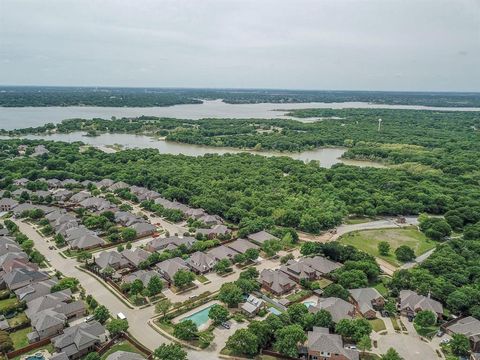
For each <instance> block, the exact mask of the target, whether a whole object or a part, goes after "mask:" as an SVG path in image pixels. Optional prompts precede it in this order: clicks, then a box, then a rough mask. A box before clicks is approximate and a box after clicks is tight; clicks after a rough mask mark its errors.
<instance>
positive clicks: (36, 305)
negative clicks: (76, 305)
mask: <svg viewBox="0 0 480 360" xmlns="http://www.w3.org/2000/svg"><path fill="white" fill-rule="evenodd" d="M71 300H72V291H71V290H70V289H66V290H62V291H57V292H55V293H53V294H47V295H44V296H41V297H39V298H36V299H34V300H31V301H29V302H27V309H26V310H25V315H27V317H28V318H31V317H32V315H34V314H36V313H38V312H40V311H42V310H46V309H52V308H54V307H55V306H57V305H58V304H60V303H63V302H69V301H71Z"/></svg>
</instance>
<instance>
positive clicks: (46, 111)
mask: <svg viewBox="0 0 480 360" xmlns="http://www.w3.org/2000/svg"><path fill="white" fill-rule="evenodd" d="M307 108H328V109H342V108H371V109H413V110H450V111H480V108H440V107H438V108H437V107H428V106H413V105H376V104H369V103H362V102H344V103H295V104H272V103H263V104H227V103H224V102H222V101H221V100H212V101H205V102H204V103H203V104H183V105H174V106H169V107H147V108H135V107H133V108H132V107H123V108H118V107H115V108H112V107H95V106H70V107H21V108H8V107H0V129H8V130H12V129H18V128H25V127H34V126H41V125H44V124H45V123H49V122H50V123H58V122H60V121H62V120H64V119H72V118H82V119H92V118H103V119H110V118H111V117H112V116H115V117H117V118H121V117H138V116H141V115H150V116H159V117H172V118H179V119H193V120H198V119H203V118H231V119H242V118H243V119H248V118H256V119H262V118H263V119H270V118H283V119H285V118H289V117H288V116H286V115H285V113H286V112H287V109H307ZM278 109H284V110H278ZM315 119H316V118H311V119H298V120H301V121H312V120H315Z"/></svg>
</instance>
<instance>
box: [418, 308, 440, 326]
mask: <svg viewBox="0 0 480 360" xmlns="http://www.w3.org/2000/svg"><path fill="white" fill-rule="evenodd" d="M414 322H415V325H417V326H420V327H423V328H425V327H430V326H433V325H435V323H436V322H437V317H436V316H435V314H434V313H433V312H431V311H430V310H422V311H419V312H418V313H417V315H415V320H414Z"/></svg>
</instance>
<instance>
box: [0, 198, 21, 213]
mask: <svg viewBox="0 0 480 360" xmlns="http://www.w3.org/2000/svg"><path fill="white" fill-rule="evenodd" d="M17 205H18V201H17V200H13V199H11V198H2V199H0V211H11V210H12V209H13V208H14V207H15V206H17Z"/></svg>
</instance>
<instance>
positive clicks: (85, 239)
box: [65, 227, 105, 250]
mask: <svg viewBox="0 0 480 360" xmlns="http://www.w3.org/2000/svg"><path fill="white" fill-rule="evenodd" d="M65 235H66V237H65V241H66V242H67V243H68V245H69V246H70V247H71V248H72V249H81V250H87V249H92V248H95V247H97V246H101V245H103V244H105V242H104V241H103V239H102V238H100V237H99V236H97V235H96V234H95V233H93V232H92V231H90V230H88V229H87V228H85V227H77V228H71V229H68V230H67V231H66V234H65Z"/></svg>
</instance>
